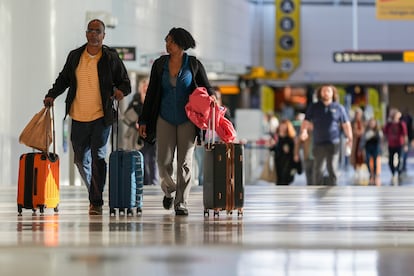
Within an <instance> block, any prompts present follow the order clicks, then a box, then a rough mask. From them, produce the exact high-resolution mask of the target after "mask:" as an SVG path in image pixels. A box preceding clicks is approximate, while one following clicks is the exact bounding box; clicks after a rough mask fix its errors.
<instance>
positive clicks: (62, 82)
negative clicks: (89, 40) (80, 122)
mask: <svg viewBox="0 0 414 276" xmlns="http://www.w3.org/2000/svg"><path fill="white" fill-rule="evenodd" d="M85 48H86V44H84V45H83V46H81V47H79V48H77V49H75V50H72V51H71V52H70V53H69V55H68V57H67V59H66V63H65V65H64V67H63V69H62V71H61V72H60V73H59V76H58V77H57V79H56V81H55V83H54V84H53V86H52V88H51V89H50V90H49V91H48V93H47V95H46V97H52V98H56V97H58V96H59V95H60V94H62V93H63V92H65V90H66V89H67V88H68V87H69V90H68V93H67V96H66V100H65V102H66V110H65V117H66V115H67V114H68V113H69V110H70V107H71V105H72V103H73V100H74V99H75V95H76V90H77V80H76V68H77V67H78V64H79V60H80V58H81V56H82V53H83V51H84V50H85ZM98 76H99V87H100V90H101V98H102V105H103V106H102V108H103V111H104V120H105V125H110V124H112V123H113V121H114V110H113V105H112V98H111V97H112V96H113V93H114V88H118V89H119V90H121V91H122V92H123V93H124V95H128V94H129V93H131V83H130V81H129V77H128V73H127V70H126V68H125V66H124V63H123V62H122V60H121V59H120V58H119V56H118V54H117V52H116V51H115V50H114V49H111V48H109V47H107V46H105V45H103V46H102V57H101V58H100V60H99V62H98Z"/></svg>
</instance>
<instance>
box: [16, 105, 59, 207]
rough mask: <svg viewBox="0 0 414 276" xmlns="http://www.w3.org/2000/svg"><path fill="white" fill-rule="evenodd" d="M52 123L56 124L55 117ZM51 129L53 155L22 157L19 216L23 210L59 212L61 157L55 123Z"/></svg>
mask: <svg viewBox="0 0 414 276" xmlns="http://www.w3.org/2000/svg"><path fill="white" fill-rule="evenodd" d="M52 114H53V108H52ZM51 122H54V120H53V115H52V120H51ZM51 128H52V130H53V153H50V152H47V151H46V152H31V153H25V154H22V155H21V156H20V161H19V176H18V185H17V211H18V213H19V215H20V214H21V213H22V210H23V208H24V209H32V210H33V212H36V210H37V209H39V210H40V213H43V212H44V210H45V208H53V209H54V211H55V212H58V210H59V209H58V205H59V200H60V193H59V156H58V155H57V154H56V153H55V151H56V145H55V131H54V123H53V126H52V125H51ZM48 131H50V130H48ZM45 143H47V142H46V141H45ZM46 149H48V146H46Z"/></svg>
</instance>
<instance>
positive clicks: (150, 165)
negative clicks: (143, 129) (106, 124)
mask: <svg viewBox="0 0 414 276" xmlns="http://www.w3.org/2000/svg"><path fill="white" fill-rule="evenodd" d="M148 83H149V79H148V78H143V79H141V80H140V81H139V83H138V91H137V93H135V94H134V96H133V98H132V101H131V102H130V103H129V105H128V107H127V109H126V112H125V114H127V112H129V110H131V109H133V110H134V112H135V114H136V115H137V117H136V118H137V120H135V122H133V123H132V124H129V126H128V129H127V131H126V133H125V138H126V139H127V141H128V142H127V145H128V148H129V149H135V150H140V151H141V152H142V155H143V156H144V185H158V166H157V157H156V153H157V152H156V150H157V148H156V143H148V142H146V141H144V140H142V139H141V138H140V137H139V132H138V130H139V124H138V118H139V116H141V113H142V106H143V104H144V100H145V96H146V94H147V89H148Z"/></svg>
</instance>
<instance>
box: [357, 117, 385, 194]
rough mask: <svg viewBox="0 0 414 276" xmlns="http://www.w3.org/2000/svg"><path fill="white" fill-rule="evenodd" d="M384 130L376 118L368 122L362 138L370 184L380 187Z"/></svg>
mask: <svg viewBox="0 0 414 276" xmlns="http://www.w3.org/2000/svg"><path fill="white" fill-rule="evenodd" d="M382 139H383V133H382V130H381V128H380V126H379V124H378V122H377V120H376V119H375V118H371V119H369V120H368V123H367V126H366V128H365V131H364V133H363V134H362V136H361V146H360V147H361V148H362V149H363V150H364V151H365V164H366V165H367V167H368V172H369V184H370V185H378V186H379V185H380V180H381V178H380V172H381V167H380V166H381V144H382Z"/></svg>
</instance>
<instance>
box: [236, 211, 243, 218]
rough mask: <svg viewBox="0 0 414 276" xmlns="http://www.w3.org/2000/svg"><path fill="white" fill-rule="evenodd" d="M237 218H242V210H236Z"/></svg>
mask: <svg viewBox="0 0 414 276" xmlns="http://www.w3.org/2000/svg"><path fill="white" fill-rule="evenodd" d="M237 216H238V217H239V216H240V217H242V216H243V209H239V210H237Z"/></svg>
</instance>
